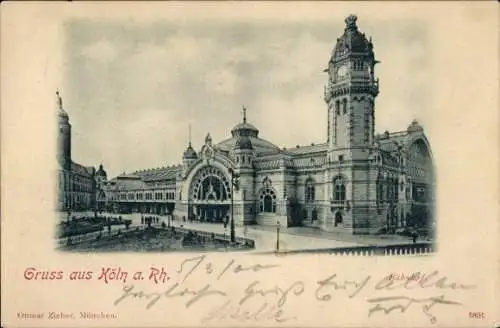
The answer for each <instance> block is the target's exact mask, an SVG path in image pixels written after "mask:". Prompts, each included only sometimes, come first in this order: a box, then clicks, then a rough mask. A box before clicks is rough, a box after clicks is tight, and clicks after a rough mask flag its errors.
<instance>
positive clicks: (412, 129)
mask: <svg viewBox="0 0 500 328" xmlns="http://www.w3.org/2000/svg"><path fill="white" fill-rule="evenodd" d="M406 131H408V132H409V133H412V132H423V131H424V128H423V127H422V126H421V125H420V123H418V121H417V120H413V122H411V124H410V126H409V127H408V129H406Z"/></svg>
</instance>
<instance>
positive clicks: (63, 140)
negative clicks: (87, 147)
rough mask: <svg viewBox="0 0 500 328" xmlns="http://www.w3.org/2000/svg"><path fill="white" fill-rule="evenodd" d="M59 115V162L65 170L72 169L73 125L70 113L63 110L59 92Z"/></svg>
mask: <svg viewBox="0 0 500 328" xmlns="http://www.w3.org/2000/svg"><path fill="white" fill-rule="evenodd" d="M56 106H57V113H58V131H57V133H58V134H57V160H58V162H59V165H61V166H62V168H63V169H66V170H69V169H71V124H70V123H69V116H68V113H67V112H66V111H65V110H64V108H63V103H62V98H61V96H60V94H59V90H58V91H57V92H56Z"/></svg>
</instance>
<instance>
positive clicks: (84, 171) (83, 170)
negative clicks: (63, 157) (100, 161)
mask: <svg viewBox="0 0 500 328" xmlns="http://www.w3.org/2000/svg"><path fill="white" fill-rule="evenodd" d="M71 171H72V172H73V173H76V174H80V175H84V176H87V177H92V176H93V175H94V171H95V170H94V168H93V167H91V166H83V165H81V164H78V163H75V162H73V161H72V162H71Z"/></svg>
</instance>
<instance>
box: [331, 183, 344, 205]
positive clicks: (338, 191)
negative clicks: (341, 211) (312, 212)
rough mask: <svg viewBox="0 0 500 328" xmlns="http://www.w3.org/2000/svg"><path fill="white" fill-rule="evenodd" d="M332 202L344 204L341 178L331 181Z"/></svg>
mask: <svg viewBox="0 0 500 328" xmlns="http://www.w3.org/2000/svg"><path fill="white" fill-rule="evenodd" d="M333 200H334V201H336V202H339V203H343V202H345V180H344V178H343V177H341V176H338V177H336V178H335V179H334V180H333Z"/></svg>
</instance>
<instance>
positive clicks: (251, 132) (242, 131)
mask: <svg viewBox="0 0 500 328" xmlns="http://www.w3.org/2000/svg"><path fill="white" fill-rule="evenodd" d="M231 135H232V136H233V137H239V136H248V137H257V136H258V135H259V130H257V128H256V127H255V126H253V125H252V124H250V123H247V122H246V121H245V122H242V123H238V124H236V126H235V127H234V128H233V129H232V130H231Z"/></svg>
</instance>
